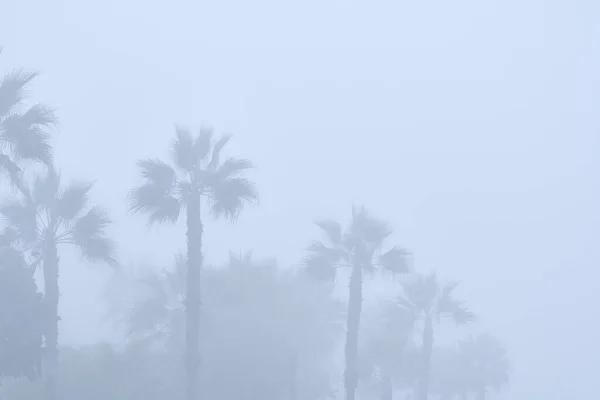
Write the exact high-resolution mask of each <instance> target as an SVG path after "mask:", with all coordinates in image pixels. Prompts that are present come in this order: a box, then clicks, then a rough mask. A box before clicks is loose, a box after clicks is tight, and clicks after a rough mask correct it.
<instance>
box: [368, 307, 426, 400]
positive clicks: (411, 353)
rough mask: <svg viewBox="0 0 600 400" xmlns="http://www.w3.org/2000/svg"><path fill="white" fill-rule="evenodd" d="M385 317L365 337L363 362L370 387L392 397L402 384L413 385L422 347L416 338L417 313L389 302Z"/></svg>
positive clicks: (404, 385)
mask: <svg viewBox="0 0 600 400" xmlns="http://www.w3.org/2000/svg"><path fill="white" fill-rule="evenodd" d="M386 306H389V307H385V308H384V309H383V310H384V314H383V318H382V321H380V322H379V323H375V324H367V326H368V325H371V326H373V329H372V332H368V331H367V334H366V335H364V336H366V338H365V340H364V341H363V343H364V345H363V346H364V347H363V354H362V355H361V357H360V359H361V366H362V368H361V369H362V374H361V379H363V380H364V381H365V382H366V383H367V385H365V386H366V388H367V389H370V391H375V393H377V394H380V395H381V399H382V400H391V399H392V397H393V394H394V392H396V391H397V390H398V389H399V388H408V387H411V386H412V384H413V383H414V380H415V379H416V375H415V368H414V367H415V365H416V363H417V361H418V349H417V346H416V345H415V343H414V341H413V340H412V339H413V336H414V327H415V326H414V325H415V320H414V315H413V314H412V313H410V312H407V311H406V310H404V309H400V308H398V307H396V305H395V303H394V304H391V305H390V304H386Z"/></svg>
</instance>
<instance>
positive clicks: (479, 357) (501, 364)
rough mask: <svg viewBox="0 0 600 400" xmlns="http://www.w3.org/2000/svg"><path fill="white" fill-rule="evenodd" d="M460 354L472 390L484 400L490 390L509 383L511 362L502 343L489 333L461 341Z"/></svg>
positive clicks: (498, 389) (500, 387)
mask: <svg viewBox="0 0 600 400" xmlns="http://www.w3.org/2000/svg"><path fill="white" fill-rule="evenodd" d="M458 348H459V354H460V357H461V360H462V365H464V368H465V370H466V371H467V376H468V380H469V386H470V391H472V392H474V393H475V395H476V396H477V397H476V398H477V400H484V399H485V398H486V396H487V393H488V390H489V389H491V390H494V391H496V392H498V391H500V390H501V389H503V388H504V387H505V386H507V385H508V383H509V379H510V372H511V367H510V362H509V360H508V355H507V352H506V350H505V349H504V346H502V343H500V341H498V340H497V339H496V338H494V337H493V336H491V335H489V334H481V335H478V336H475V337H473V336H472V337H470V338H469V339H467V340H463V341H460V342H459V345H458Z"/></svg>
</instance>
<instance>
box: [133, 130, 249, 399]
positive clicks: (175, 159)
mask: <svg viewBox="0 0 600 400" xmlns="http://www.w3.org/2000/svg"><path fill="white" fill-rule="evenodd" d="M230 139H231V136H224V137H222V138H220V139H218V140H216V141H214V140H213V133H212V131H211V130H206V129H204V130H201V131H200V132H199V134H198V135H196V136H193V135H192V133H191V132H190V131H189V130H187V129H184V128H180V127H177V128H176V136H175V140H174V141H173V144H172V146H171V161H172V163H173V166H171V165H169V164H167V163H165V162H163V161H161V160H158V159H147V160H141V161H139V162H138V166H139V168H140V170H141V175H142V177H143V178H144V179H145V182H144V183H143V184H142V185H141V186H139V187H137V188H135V189H133V190H132V191H131V194H130V200H131V204H130V210H131V211H132V212H134V213H137V212H143V213H146V214H148V218H149V223H150V224H151V225H153V224H156V223H163V222H171V223H175V222H176V221H177V220H178V219H179V215H180V213H181V209H182V208H185V209H186V211H187V215H186V225H187V266H188V268H187V277H186V285H187V288H186V321H187V322H186V346H187V350H186V360H185V367H186V374H187V398H188V400H197V398H198V387H197V386H198V385H197V376H196V375H197V371H198V367H199V365H200V355H199V331H198V329H199V315H200V270H201V268H202V259H203V255H202V234H203V229H204V228H203V224H202V219H201V212H200V208H201V207H200V202H201V199H202V198H203V197H204V198H206V199H207V200H208V204H209V207H210V211H211V212H212V214H213V216H214V217H217V218H218V217H221V216H224V217H227V218H228V219H230V220H235V219H236V218H237V216H238V215H239V213H240V211H241V210H242V209H243V208H244V206H245V205H246V203H251V202H255V201H256V200H257V199H258V193H257V191H256V188H255V186H254V184H253V183H252V182H250V181H249V180H248V179H246V178H245V177H243V176H242V173H243V172H245V171H246V170H248V169H250V168H252V163H251V162H250V161H248V160H244V159H235V158H228V159H225V160H221V150H222V149H223V147H225V145H226V144H227V142H228V141H229V140H230Z"/></svg>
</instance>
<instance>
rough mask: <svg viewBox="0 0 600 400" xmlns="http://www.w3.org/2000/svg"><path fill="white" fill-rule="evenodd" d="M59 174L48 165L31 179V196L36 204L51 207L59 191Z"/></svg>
mask: <svg viewBox="0 0 600 400" xmlns="http://www.w3.org/2000/svg"><path fill="white" fill-rule="evenodd" d="M60 180H61V178H60V174H59V173H58V172H57V171H56V170H55V169H54V168H53V167H50V168H48V170H47V171H46V173H45V174H43V175H37V176H36V177H35V179H34V181H33V187H32V190H31V196H32V199H33V201H34V202H35V203H36V204H37V205H38V206H43V207H46V208H47V209H53V208H54V206H55V204H56V201H57V199H58V198H59V193H60Z"/></svg>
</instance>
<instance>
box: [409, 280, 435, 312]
mask: <svg viewBox="0 0 600 400" xmlns="http://www.w3.org/2000/svg"><path fill="white" fill-rule="evenodd" d="M401 285H402V289H403V291H404V296H405V297H406V299H407V300H408V301H409V302H410V303H412V304H414V305H415V307H416V308H417V309H418V310H419V311H420V312H423V313H427V312H429V310H431V309H432V308H433V307H434V306H435V300H436V299H437V295H438V292H439V286H438V283H437V277H436V275H435V273H431V274H428V275H422V274H417V275H414V276H412V277H411V278H410V279H407V280H405V281H403V282H402V283H401Z"/></svg>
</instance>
